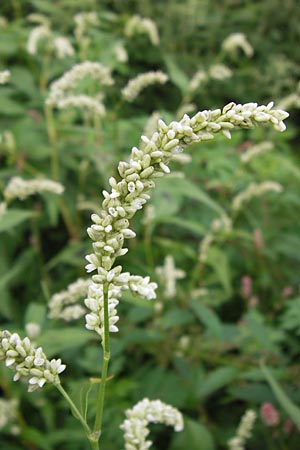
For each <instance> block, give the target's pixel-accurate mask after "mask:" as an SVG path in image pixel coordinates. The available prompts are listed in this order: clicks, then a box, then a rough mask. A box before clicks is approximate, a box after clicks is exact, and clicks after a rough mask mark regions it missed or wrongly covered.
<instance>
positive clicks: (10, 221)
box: [0, 209, 36, 233]
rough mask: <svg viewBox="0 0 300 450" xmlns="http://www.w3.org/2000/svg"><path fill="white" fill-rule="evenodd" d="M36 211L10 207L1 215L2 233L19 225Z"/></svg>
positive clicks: (0, 230)
mask: <svg viewBox="0 0 300 450" xmlns="http://www.w3.org/2000/svg"><path fill="white" fill-rule="evenodd" d="M35 214H36V213H35V212H33V211H24V210H22V209H8V210H7V211H6V212H5V213H4V214H3V215H2V216H1V217H0V233H1V232H3V231H10V230H11V229H12V228H13V227H15V226H17V225H19V224H20V223H22V222H24V221H25V220H27V219H29V218H30V217H33V216H34V215H35Z"/></svg>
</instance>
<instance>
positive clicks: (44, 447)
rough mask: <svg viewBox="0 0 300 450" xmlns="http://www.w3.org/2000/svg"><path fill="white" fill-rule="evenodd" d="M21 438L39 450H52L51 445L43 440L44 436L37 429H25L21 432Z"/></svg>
mask: <svg viewBox="0 0 300 450" xmlns="http://www.w3.org/2000/svg"><path fill="white" fill-rule="evenodd" d="M21 436H22V438H23V439H24V440H25V441H27V442H31V443H32V444H35V445H36V446H38V448H39V449H41V450H52V449H53V447H52V445H51V444H50V443H49V442H48V440H47V439H45V434H44V433H43V432H41V431H39V430H38V429H37V428H32V427H26V428H25V429H24V430H22V434H21Z"/></svg>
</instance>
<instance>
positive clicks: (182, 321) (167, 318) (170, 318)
mask: <svg viewBox="0 0 300 450" xmlns="http://www.w3.org/2000/svg"><path fill="white" fill-rule="evenodd" d="M191 322H193V315H192V314H191V313H190V312H189V311H185V310H182V309H179V308H173V309H171V310H170V311H168V312H167V313H166V314H164V315H163V317H162V318H161V319H160V321H159V323H160V326H161V327H162V328H163V329H165V330H168V329H170V328H173V327H178V326H183V325H187V324H188V323H191Z"/></svg>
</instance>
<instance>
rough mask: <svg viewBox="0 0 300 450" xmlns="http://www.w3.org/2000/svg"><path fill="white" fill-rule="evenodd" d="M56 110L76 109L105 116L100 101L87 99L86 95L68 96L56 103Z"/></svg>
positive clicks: (103, 107)
mask: <svg viewBox="0 0 300 450" xmlns="http://www.w3.org/2000/svg"><path fill="white" fill-rule="evenodd" d="M56 106H57V108H58V109H68V108H78V109H86V110H87V111H90V112H91V113H92V114H96V115H97V116H100V117H102V116H104V115H105V106H104V104H103V103H102V102H101V100H97V98H92V97H89V96H88V95H69V96H68V97H65V98H62V99H60V100H58V101H57V103H56Z"/></svg>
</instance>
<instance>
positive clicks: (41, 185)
mask: <svg viewBox="0 0 300 450" xmlns="http://www.w3.org/2000/svg"><path fill="white" fill-rule="evenodd" d="M41 192H52V193H53V194H58V195H60V194H62V193H63V192H64V187H63V185H62V184H60V183H57V182H56V181H52V180H47V179H39V178H36V179H33V180H23V178H20V177H13V178H11V179H10V181H9V183H8V185H7V186H6V188H5V189H4V199H5V201H6V202H10V201H11V200H14V199H15V198H18V199H20V200H24V199H25V198H27V197H29V196H30V195H34V194H37V193H41Z"/></svg>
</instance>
